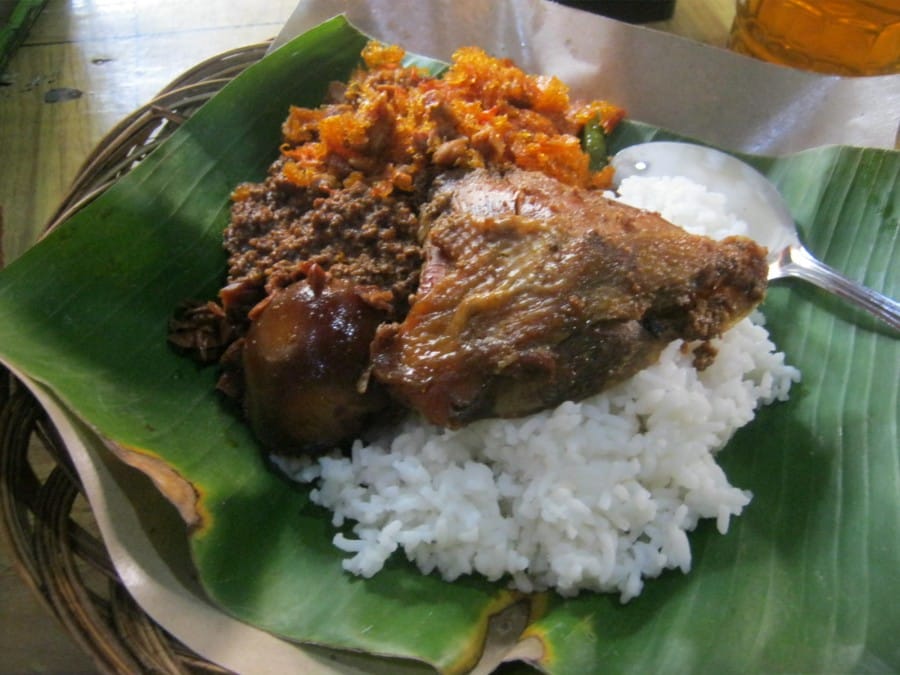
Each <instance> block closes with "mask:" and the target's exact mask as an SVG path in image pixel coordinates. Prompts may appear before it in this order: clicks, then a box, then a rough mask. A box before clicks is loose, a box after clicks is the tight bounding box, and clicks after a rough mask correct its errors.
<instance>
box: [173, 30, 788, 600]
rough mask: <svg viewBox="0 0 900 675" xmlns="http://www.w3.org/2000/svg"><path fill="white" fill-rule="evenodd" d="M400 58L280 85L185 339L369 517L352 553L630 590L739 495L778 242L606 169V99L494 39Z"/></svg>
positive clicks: (280, 459) (286, 450)
mask: <svg viewBox="0 0 900 675" xmlns="http://www.w3.org/2000/svg"><path fill="white" fill-rule="evenodd" d="M404 57H405V53H404V52H403V50H402V49H401V48H399V47H397V46H384V45H380V44H378V43H374V42H372V43H369V44H368V45H367V46H366V48H365V49H364V50H363V53H362V59H363V61H364V65H363V66H361V67H360V68H359V69H358V70H357V71H356V72H355V73H354V75H353V76H352V78H351V79H350V80H349V81H348V82H346V83H334V85H333V86H332V87H331V89H330V91H329V97H330V98H329V100H328V101H326V102H325V103H324V104H323V105H321V106H319V107H316V108H301V107H294V108H292V109H291V110H290V113H289V115H288V117H287V119H286V120H285V122H284V124H283V136H284V138H283V142H282V144H281V148H280V154H279V156H278V157H277V159H276V160H275V161H274V162H273V164H272V165H271V167H270V168H269V171H268V176H267V177H266V179H265V180H264V181H263V182H260V183H245V184H241V185H239V186H236V188H235V190H234V192H233V195H232V201H233V206H232V209H231V219H230V223H229V225H228V227H227V228H226V230H225V233H224V244H223V245H224V247H225V249H226V251H227V252H228V254H229V258H228V273H227V279H226V283H225V285H224V287H223V288H222V289H221V291H220V292H219V297H218V299H217V302H202V303H199V304H197V305H192V306H188V307H186V308H184V309H182V311H181V312H180V313H179V315H178V316H177V317H176V319H175V320H174V321H173V322H172V325H171V329H172V330H171V334H170V341H171V342H172V343H173V344H174V345H176V346H177V347H179V348H180V349H182V350H185V351H188V352H192V353H194V354H195V355H196V356H198V357H199V358H201V359H202V360H206V359H210V358H211V359H213V360H218V361H219V363H220V365H221V367H222V371H223V372H222V376H221V378H220V380H219V385H218V387H219V389H220V390H221V391H222V392H224V393H225V394H226V395H227V396H229V397H230V398H233V399H234V400H236V402H237V403H238V404H239V405H240V408H241V410H242V411H243V414H244V415H245V417H246V419H247V420H248V422H249V424H250V425H251V427H252V428H253V431H254V433H255V435H256V437H257V438H258V439H259V440H260V442H261V443H262V444H263V445H264V446H265V448H266V451H267V452H269V453H271V454H272V455H273V456H274V457H275V458H276V462H277V463H278V464H279V465H281V466H282V468H283V469H284V470H285V471H286V472H287V473H289V474H290V475H292V476H294V477H295V478H296V479H298V480H300V481H305V482H309V481H312V482H313V483H314V485H315V487H314V489H313V491H312V492H311V498H312V499H313V501H315V502H317V503H320V504H322V505H324V506H327V507H328V508H329V509H332V510H333V512H334V522H335V524H336V525H342V524H343V523H344V521H345V519H347V520H349V521H351V522H353V523H355V524H354V525H353V533H354V535H355V536H353V537H348V536H347V535H345V534H344V533H336V534H335V545H336V546H338V548H340V549H341V550H343V551H346V552H347V553H350V554H352V555H351V557H350V558H349V559H348V560H346V561H345V563H344V567H345V568H346V569H347V570H350V571H352V572H355V573H357V574H361V575H363V576H372V575H373V574H375V573H376V572H377V571H378V570H379V569H380V568H381V566H382V565H383V564H384V563H385V562H386V561H387V559H388V557H389V556H390V555H391V554H392V553H393V552H394V551H395V550H397V549H402V550H403V552H404V553H405V555H406V557H407V558H409V559H410V560H412V561H414V562H415V563H416V564H417V566H418V567H419V569H420V570H421V571H422V572H424V573H429V572H432V571H435V570H436V571H437V572H438V573H440V574H441V575H442V576H443V577H444V578H445V579H447V580H453V579H456V578H457V577H459V576H460V575H463V574H470V573H479V574H482V575H484V576H486V577H487V578H488V579H490V580H491V581H499V580H501V579H502V578H505V579H506V581H507V583H511V585H512V586H513V587H515V588H516V589H518V590H520V591H526V592H530V591H534V590H546V589H554V590H557V591H559V592H561V593H564V594H567V595H572V594H576V593H578V592H579V591H580V590H585V589H587V590H603V591H609V590H616V591H618V592H619V593H620V594H621V597H622V599H623V600H628V599H631V598H633V597H635V596H636V595H638V594H639V592H640V590H641V588H642V584H643V581H642V580H643V578H644V577H645V576H656V575H658V574H659V573H660V572H661V571H663V570H665V569H669V568H680V569H681V570H683V571H687V570H688V569H689V568H690V551H689V545H688V542H687V538H686V535H685V533H686V532H687V531H689V530H692V529H693V528H694V527H695V526H696V524H697V522H698V520H699V519H700V518H704V517H706V518H715V519H716V520H717V523H718V527H719V529H720V531H722V532H723V533H724V532H725V531H726V530H727V526H728V520H729V517H730V516H732V515H737V514H739V513H740V512H741V510H742V508H743V506H744V505H746V504H747V502H748V501H749V498H750V496H749V494H748V493H746V492H744V491H742V490H739V489H737V488H734V487H732V486H731V485H730V484H729V483H728V481H727V479H726V478H725V476H724V474H723V472H722V471H721V470H720V469H719V468H718V466H717V465H716V463H715V459H714V456H715V453H716V452H718V451H719V450H720V449H721V448H722V447H723V446H724V444H725V443H726V442H727V441H728V440H729V438H730V437H731V435H732V434H733V433H734V432H735V431H736V430H737V429H738V428H739V427H740V426H743V425H744V424H746V423H747V422H749V421H750V420H751V419H752V417H753V414H754V411H755V409H756V407H757V406H758V405H760V404H763V403H770V402H772V401H774V400H776V399H785V398H786V396H787V392H788V390H789V388H790V384H791V382H792V381H794V380H796V379H798V373H797V371H796V370H795V369H793V368H790V367H788V366H785V365H784V362H783V355H782V354H780V353H777V352H776V351H775V349H774V346H773V345H772V344H771V342H770V341H769V340H768V339H767V335H766V331H765V329H764V328H762V327H760V326H758V325H755V324H754V323H753V322H752V321H751V320H750V319H748V318H747V317H748V316H749V315H750V314H751V313H752V312H753V311H754V309H755V308H756V307H757V306H758V305H759V303H760V302H761V301H762V300H763V298H764V297H765V291H766V284H767V280H766V274H767V262H766V250H765V248H763V247H762V246H760V245H758V244H757V243H756V242H754V241H752V240H750V239H748V238H747V237H746V236H743V234H742V230H743V228H744V226H743V225H742V224H741V223H740V222H738V221H736V219H735V218H734V217H733V216H731V215H730V214H729V213H728V212H727V209H725V208H724V205H723V204H722V203H721V200H719V201H716V196H715V195H709V194H706V193H705V192H704V191H703V188H702V186H696V185H690V184H686V181H681V182H679V181H672V182H670V183H665V182H662V183H661V182H659V181H655V182H654V181H642V179H640V178H632V179H630V181H629V185H628V186H626V187H625V188H623V194H622V195H616V194H614V193H613V192H611V191H610V179H611V174H612V169H611V167H610V166H609V165H608V164H607V162H606V159H607V158H606V156H605V154H604V149H605V143H603V142H602V140H603V138H605V136H607V135H608V134H609V133H611V132H612V131H613V130H614V129H615V127H616V125H617V124H618V123H619V122H620V121H621V119H622V118H623V116H624V111H623V110H621V109H619V108H617V107H616V106H615V105H614V104H612V103H609V102H606V101H591V102H586V103H580V104H579V103H576V102H573V101H570V99H569V95H568V89H567V88H566V86H565V85H564V84H563V83H562V82H560V81H559V80H558V79H556V78H553V77H539V76H534V75H529V74H526V73H524V72H523V71H522V70H520V69H519V68H518V67H517V66H516V65H515V64H514V63H512V62H511V61H509V60H504V59H498V58H494V57H491V56H489V55H488V54H487V53H485V52H484V51H482V50H480V49H476V48H471V47H470V48H462V49H460V50H458V51H457V53H456V54H455V55H454V58H453V61H452V63H451V64H450V65H449V67H448V69H447V70H446V72H444V73H442V74H441V75H440V76H437V77H436V76H433V75H431V74H429V73H428V72H427V71H424V70H423V69H422V68H419V67H416V66H414V65H413V66H408V65H404ZM598 141H599V142H598ZM629 190H631V191H637V192H638V193H639V194H640V193H641V192H644V193H649V194H650V196H651V198H653V197H654V196H655V197H656V199H657V201H658V202H659V203H661V204H662V203H665V201H666V200H667V199H668V200H672V199H675V200H680V202H681V204H682V212H683V213H686V214H687V215H682V221H683V224H685V225H687V227H689V228H690V227H693V228H695V229H696V230H697V231H696V233H692V232H690V231H688V230H687V229H685V228H684V227H681V226H679V225H678V224H673V223H671V222H669V221H668V220H666V219H664V218H663V217H662V216H661V215H660V214H659V213H658V212H656V211H654V210H648V209H639V208H635V207H634V206H631V205H629V204H628V200H627V195H628V191H629ZM623 195H624V198H623ZM710 204H713V205H714V207H713V208H711V207H710V206H709V205H710ZM698 212H699V213H698ZM704 219H705V220H706V221H707V222H708V223H710V225H709V226H707V227H706V228H704V225H703V222H704ZM710 228H712V229H713V231H716V232H718V233H720V234H721V233H723V232H724V233H730V234H727V236H720V237H719V238H713V237H710V236H706V232H707V231H709V229H710ZM739 354H743V355H746V356H749V357H750V358H749V360H748V361H747V362H746V363H744V364H741V361H740V357H739ZM310 457H316V458H318V459H310Z"/></svg>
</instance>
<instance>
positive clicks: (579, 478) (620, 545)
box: [280, 178, 799, 602]
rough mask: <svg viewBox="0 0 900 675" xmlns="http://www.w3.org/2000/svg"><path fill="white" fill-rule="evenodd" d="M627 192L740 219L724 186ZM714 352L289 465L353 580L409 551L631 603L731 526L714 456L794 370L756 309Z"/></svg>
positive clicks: (653, 205)
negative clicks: (712, 534) (700, 362)
mask: <svg viewBox="0 0 900 675" xmlns="http://www.w3.org/2000/svg"><path fill="white" fill-rule="evenodd" d="M642 181H643V182H642ZM620 198H623V200H624V201H628V202H630V203H632V204H634V205H640V206H642V207H643V208H649V209H652V210H658V211H665V212H666V213H664V215H666V214H668V217H669V218H670V219H671V220H673V221H674V222H676V224H679V225H682V226H683V227H685V228H686V229H690V230H692V231H695V232H699V233H703V232H708V233H711V234H712V236H716V237H719V236H725V235H727V234H730V233H739V232H741V231H742V230H743V228H744V224H743V223H742V222H741V221H739V220H737V219H735V218H734V217H733V216H731V215H730V214H728V213H727V212H726V211H725V210H724V201H723V200H722V199H721V198H720V197H719V196H717V195H713V194H710V193H708V192H706V190H705V189H704V188H703V187H702V186H697V185H695V184H687V183H685V182H684V181H683V179H672V180H668V181H667V180H663V181H659V180H648V179H639V178H633V179H628V181H626V182H625V184H624V185H623V186H622V188H621V197H620ZM723 223H725V224H727V226H726V227H723V226H722V225H723ZM713 347H714V348H715V349H716V350H717V352H718V353H717V355H716V358H715V359H714V361H713V362H712V364H711V365H709V366H708V367H707V368H705V369H704V370H702V371H698V370H697V369H696V368H695V367H694V366H693V364H692V361H693V356H692V354H691V353H690V352H691V350H690V349H687V348H685V345H683V344H682V343H681V342H680V341H676V342H673V343H672V344H670V345H669V346H668V348H667V349H666V350H665V351H664V353H663V355H662V357H661V358H660V360H659V362H658V363H656V364H654V365H653V366H651V367H649V368H647V369H645V370H643V371H641V372H640V373H638V374H637V375H635V376H634V377H632V378H631V379H630V380H628V381H626V382H624V383H622V384H620V385H618V386H616V387H614V388H613V389H610V390H607V391H605V392H603V393H601V394H598V395H596V396H593V397H591V398H588V399H586V400H583V401H581V402H578V403H572V402H567V403H563V404H562V405H560V406H558V407H557V408H555V409H553V410H547V411H543V412H540V413H537V414H534V415H530V416H528V417H525V418H521V419H514V420H483V421H480V422H476V423H473V424H471V425H469V426H468V427H465V428H463V429H460V430H456V431H449V430H444V429H438V428H435V427H431V426H428V425H426V424H424V423H422V422H421V421H420V420H419V419H418V418H415V417H410V418H407V419H406V420H405V421H404V422H403V423H402V424H401V425H400V426H399V428H394V429H391V430H390V431H388V432H386V433H384V435H383V436H381V437H379V438H372V439H367V441H366V442H363V441H362V440H359V441H357V442H356V443H355V444H354V446H353V449H352V453H351V456H350V457H343V456H340V455H337V454H335V455H332V456H328V457H323V458H320V459H319V460H318V461H316V462H315V463H311V462H310V461H309V460H306V461H303V460H280V461H281V464H282V466H283V468H284V469H285V470H286V471H287V472H288V473H290V474H291V475H293V476H294V477H295V478H296V479H297V480H300V481H303V482H312V483H315V487H314V488H313V489H312V490H311V493H310V496H311V499H312V500H313V501H314V502H315V503H317V504H320V505H322V506H324V507H326V508H328V509H330V510H331V511H332V512H333V514H334V516H333V522H334V525H335V526H336V527H343V526H344V525H345V524H347V525H348V526H350V527H351V529H352V536H348V535H347V534H344V533H338V534H336V535H335V538H334V544H335V546H337V547H338V548H339V549H341V550H342V551H345V552H346V553H347V554H348V557H347V558H346V559H345V560H344V563H343V564H344V568H345V569H347V570H348V571H350V572H352V573H354V574H358V575H362V576H366V577H369V576H372V575H373V574H375V573H377V572H378V570H380V569H381V567H382V566H383V565H384V563H385V562H386V560H387V559H388V558H389V557H390V556H391V555H392V554H394V553H395V551H397V550H398V549H402V551H403V553H404V554H405V556H406V557H407V558H408V559H409V560H410V561H412V562H413V563H415V565H416V566H417V567H418V568H419V569H420V570H421V571H422V572H423V573H431V572H437V573H439V574H440V575H441V576H442V577H443V578H445V579H447V580H453V579H456V578H458V577H459V576H461V575H466V574H479V575H482V576H484V577H486V578H487V579H489V580H501V579H504V580H507V581H508V583H510V584H511V585H512V586H513V587H515V588H517V589H519V590H521V591H525V592H530V591H535V590H544V589H555V590H556V591H558V592H559V593H560V594H562V595H574V594H577V593H578V592H579V591H582V590H594V591H604V592H618V593H619V594H620V597H621V599H622V601H623V602H624V601H628V600H630V599H631V598H634V597H635V596H637V595H638V594H639V593H640V592H641V590H642V588H643V583H644V579H645V578H650V577H655V576H658V575H659V574H660V573H662V572H663V571H664V570H666V569H675V568H678V569H681V570H682V571H683V572H687V571H688V570H689V569H690V566H691V551H690V544H689V541H688V537H687V533H688V532H689V531H691V530H693V529H694V528H695V527H696V525H697V523H698V522H699V520H700V519H702V518H711V519H715V521H716V525H717V527H718V530H719V531H720V532H721V533H723V534H724V533H725V532H726V531H727V529H728V525H729V520H730V518H731V517H732V516H737V515H739V514H740V513H741V511H742V510H743V508H744V507H745V506H746V505H747V504H748V503H749V502H750V499H751V495H750V493H749V492H747V491H745V490H742V489H740V488H738V487H734V486H732V485H731V484H730V483H729V482H728V479H727V477H726V476H725V474H724V472H723V471H722V469H721V468H720V467H719V466H718V464H717V463H716V454H717V453H718V452H719V450H721V449H722V448H723V447H724V446H725V444H726V443H727V442H728V440H729V439H730V438H731V437H732V435H733V434H734V432H735V431H736V430H737V429H739V428H740V427H742V426H744V425H745V424H747V423H748V422H750V421H751V420H752V419H753V416H754V413H755V410H756V409H757V408H758V407H759V406H760V405H766V404H769V403H772V402H774V401H779V400H785V399H786V398H787V396H788V392H789V389H790V387H791V384H792V383H793V382H795V381H798V380H799V373H798V371H797V370H796V369H795V368H793V367H791V366H788V365H786V364H785V361H784V355H783V354H782V353H779V352H778V351H777V350H776V348H775V346H774V345H773V344H772V342H771V341H770V340H769V337H768V333H767V331H766V330H765V328H764V327H763V325H762V315H761V314H759V313H756V314H755V315H754V316H752V317H751V318H748V319H745V320H743V321H741V322H740V323H738V324H737V325H736V326H735V327H734V328H732V329H731V330H729V331H728V332H727V333H726V334H725V335H723V336H722V337H721V339H718V340H715V341H713ZM345 531H346V530H345Z"/></svg>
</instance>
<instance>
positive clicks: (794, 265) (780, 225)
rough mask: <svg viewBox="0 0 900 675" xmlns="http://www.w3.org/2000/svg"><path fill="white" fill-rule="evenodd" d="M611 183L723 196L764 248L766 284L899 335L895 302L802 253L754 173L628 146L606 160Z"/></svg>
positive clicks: (684, 146)
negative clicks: (808, 292)
mask: <svg viewBox="0 0 900 675" xmlns="http://www.w3.org/2000/svg"><path fill="white" fill-rule="evenodd" d="M612 164H613V167H614V168H615V170H616V179H615V180H616V181H617V183H616V184H617V185H618V182H620V181H622V180H624V179H625V178H627V177H628V176H651V177H663V176H683V177H685V178H688V179H690V180H692V181H694V182H696V183H699V184H701V185H704V186H705V187H706V188H707V189H708V190H709V191H710V192H718V193H719V194H722V195H724V196H725V200H726V203H727V205H728V209H729V210H730V211H731V212H732V213H734V215H736V216H737V217H739V218H741V219H742V220H743V221H745V222H746V223H747V226H748V228H749V231H748V234H749V236H750V237H751V238H752V239H754V240H756V241H757V242H759V243H760V244H762V245H764V246H767V247H768V249H769V280H770V281H771V280H773V279H782V278H785V277H797V278H800V279H804V280H806V281H808V282H810V283H813V284H815V285H816V286H818V287H820V288H823V289H825V290H826V291H828V292H830V293H834V294H835V295H838V296H840V297H842V298H844V299H845V300H848V301H850V302H852V303H854V304H856V305H858V306H859V307H861V308H863V309H865V310H867V311H868V312H870V313H871V314H873V315H874V316H876V317H877V318H879V319H881V320H882V321H884V322H885V323H887V324H888V325H889V326H891V327H892V328H893V329H894V330H900V303H898V302H897V301H895V300H892V299H891V298H889V297H887V296H885V295H882V294H881V293H878V292H877V291H873V290H872V289H870V288H866V287H865V286H863V285H862V284H859V283H857V282H855V281H852V280H851V279H848V278H847V277H845V276H844V275H842V274H841V273H840V272H838V271H836V270H834V269H833V268H831V267H829V266H828V265H826V264H825V263H823V262H821V261H820V260H817V259H816V258H815V257H814V256H813V255H812V254H811V253H810V252H809V251H807V250H806V248H804V246H803V244H802V243H801V242H800V237H799V236H798V234H797V228H796V226H795V224H794V219H793V217H792V216H791V214H790V212H789V211H788V209H787V206H786V205H785V203H784V201H783V200H782V198H781V195H780V194H779V193H778V190H776V189H775V186H774V185H772V183H771V182H769V180H768V179H767V178H766V177H765V176H763V175H762V174H761V173H759V172H758V171H757V170H756V169H754V168H753V167H751V166H749V165H748V164H745V163H744V162H742V161H741V160H739V159H737V158H736V157H732V156H731V155H728V154H726V153H724V152H721V151H719V150H714V149H712V148H707V147H704V146H701V145H694V144H692V143H675V142H654V143H641V144H639V145H632V146H630V147H628V148H625V149H624V150H621V151H620V152H619V153H618V154H616V156H615V157H613V159H612Z"/></svg>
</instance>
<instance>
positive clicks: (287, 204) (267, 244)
mask: <svg viewBox="0 0 900 675" xmlns="http://www.w3.org/2000/svg"><path fill="white" fill-rule="evenodd" d="M281 165H282V162H281V161H279V162H276V163H275V164H274V165H273V166H272V168H271V170H270V175H269V177H268V178H267V179H266V181H265V182H264V183H259V184H253V185H251V184H247V185H242V186H240V187H239V188H238V189H237V190H235V195H234V204H233V206H232V210H231V222H230V224H229V226H228V228H227V229H226V230H225V248H226V250H227V251H228V254H229V259H228V263H229V268H228V283H229V285H230V287H231V288H233V289H234V288H239V289H241V293H242V295H243V296H244V306H245V308H246V304H247V299H249V298H250V297H251V296H253V295H254V294H253V293H249V290H255V300H254V302H255V301H259V300H261V299H262V298H263V297H265V295H268V294H269V293H271V292H272V291H274V290H277V289H279V288H284V287H285V286H288V285H289V284H291V283H293V282H294V281H297V280H298V279H301V278H303V269H304V268H305V266H306V265H308V264H310V263H315V264H317V265H319V266H320V267H322V268H323V269H325V270H327V271H328V273H329V274H330V275H331V276H333V277H335V278H338V279H346V280H349V281H352V282H353V283H356V284H360V285H363V286H378V287H379V288H383V289H386V290H389V291H391V293H392V294H393V296H394V297H393V301H392V302H393V304H395V308H396V309H397V311H398V312H399V313H400V314H401V315H402V314H403V313H405V311H406V300H407V297H408V296H409V294H410V293H411V292H412V291H413V290H414V289H415V287H416V283H417V281H418V278H419V268H420V267H421V266H422V255H421V248H420V247H419V244H418V241H417V239H416V232H417V228H418V215H417V213H416V211H417V206H416V205H415V204H414V203H413V198H412V197H409V198H408V200H407V201H404V200H403V199H398V198H395V197H393V196H383V195H379V194H377V193H375V192H374V191H373V189H372V188H371V187H370V186H367V185H365V184H363V183H357V184H355V185H353V186H351V187H349V188H344V189H336V190H333V189H330V188H326V187H323V188H321V189H316V188H298V187H296V186H295V185H292V184H290V183H289V182H288V181H287V180H286V179H285V178H284V175H283V174H282V173H281ZM226 299H227V298H223V302H224V301H225V300H226ZM225 304H226V305H227V304H228V303H227V302H225ZM252 304H253V303H250V306H251V307H252Z"/></svg>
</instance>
